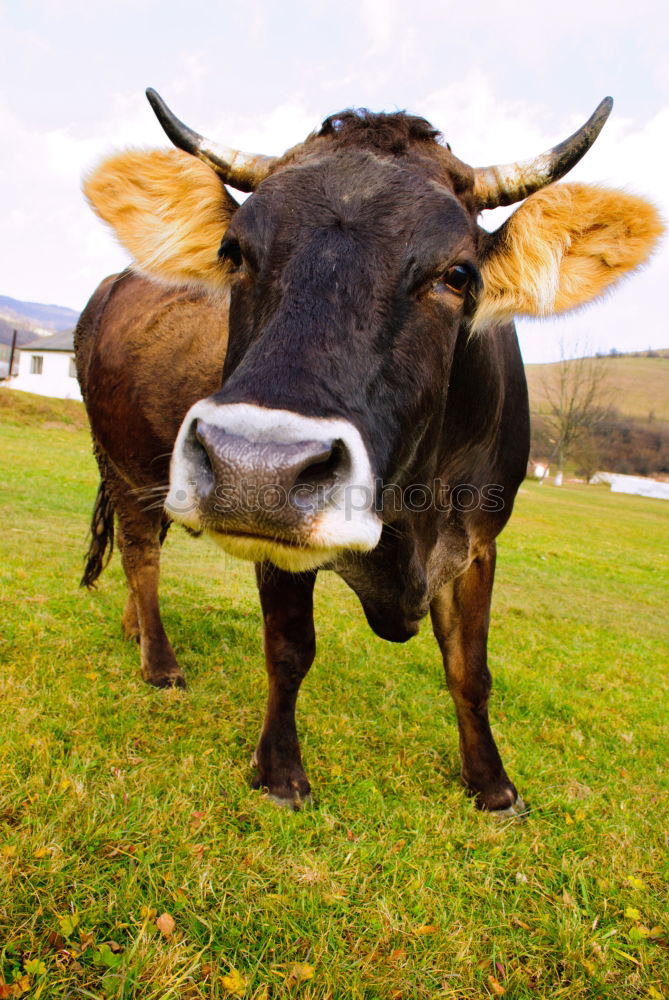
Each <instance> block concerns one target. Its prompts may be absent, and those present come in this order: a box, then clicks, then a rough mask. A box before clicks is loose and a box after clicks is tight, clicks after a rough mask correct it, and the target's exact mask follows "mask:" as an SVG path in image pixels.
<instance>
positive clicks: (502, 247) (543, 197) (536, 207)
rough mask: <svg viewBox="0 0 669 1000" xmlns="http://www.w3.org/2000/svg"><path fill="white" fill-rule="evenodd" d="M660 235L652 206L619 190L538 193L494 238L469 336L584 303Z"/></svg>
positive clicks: (573, 188) (572, 188)
mask: <svg viewBox="0 0 669 1000" xmlns="http://www.w3.org/2000/svg"><path fill="white" fill-rule="evenodd" d="M663 230H664V227H663V225H662V222H661V220H660V217H659V215H658V213H657V210H656V209H655V208H654V206H653V205H651V204H650V203H649V202H647V201H645V200H644V199H643V198H638V197H636V196H635V195H631V194H628V193H627V192H625V191H615V190H610V189H606V188H600V187H591V186H589V185H586V184H552V185H550V186H549V187H547V188H544V189H543V190H542V191H538V192H537V193H536V194H533V195H532V196H531V197H529V198H528V199H527V200H526V201H525V202H524V203H523V204H522V205H521V206H520V208H518V209H517V210H516V211H515V212H514V213H513V215H512V216H510V218H508V219H507V220H506V222H505V223H504V224H503V225H502V226H501V227H500V229H498V230H497V232H496V233H494V234H492V237H491V241H490V246H489V249H488V252H487V255H486V256H485V258H484V260H483V262H482V267H481V272H482V276H483V292H482V294H481V298H480V301H479V306H478V309H477V311H476V315H475V317H474V322H473V324H472V326H473V329H475V330H476V329H478V330H480V329H482V328H483V327H485V326H488V325H490V324H496V323H501V322H506V321H508V320H509V319H511V318H512V317H513V316H517V315H525V316H550V315H553V314H555V313H561V312H566V311H567V310H569V309H575V308H576V307H577V306H581V305H584V304H585V303H586V302H590V301H591V300H592V299H595V298H597V296H598V295H601V294H602V293H603V292H605V291H606V289H607V288H609V287H610V286H611V285H613V284H614V283H615V282H616V281H618V280H619V279H620V278H622V277H624V275H626V274H627V273H628V272H630V271H633V270H634V269H635V268H636V267H639V265H640V264H643V263H644V262H645V261H646V260H647V259H648V256H649V254H650V253H651V251H652V250H653V248H654V246H655V245H656V243H657V241H658V239H659V237H660V236H661V235H662V232H663Z"/></svg>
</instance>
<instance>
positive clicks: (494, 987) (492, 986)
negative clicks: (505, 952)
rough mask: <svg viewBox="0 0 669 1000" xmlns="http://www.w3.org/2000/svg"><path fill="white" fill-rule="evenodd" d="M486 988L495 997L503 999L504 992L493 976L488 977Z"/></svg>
mask: <svg viewBox="0 0 669 1000" xmlns="http://www.w3.org/2000/svg"><path fill="white" fill-rule="evenodd" d="M488 986H489V987H490V989H491V990H492V991H493V993H494V994H495V996H496V997H503V996H504V994H505V992H506V990H505V989H504V987H503V986H502V984H501V983H498V982H497V980H496V979H495V977H494V976H488Z"/></svg>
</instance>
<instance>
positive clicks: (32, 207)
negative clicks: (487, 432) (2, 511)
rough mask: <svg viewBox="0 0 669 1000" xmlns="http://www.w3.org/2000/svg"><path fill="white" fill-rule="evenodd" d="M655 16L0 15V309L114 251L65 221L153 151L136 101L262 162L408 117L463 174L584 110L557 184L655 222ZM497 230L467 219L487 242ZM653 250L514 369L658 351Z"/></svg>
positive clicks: (74, 288) (668, 108)
mask: <svg viewBox="0 0 669 1000" xmlns="http://www.w3.org/2000/svg"><path fill="white" fill-rule="evenodd" d="M668 9H669V8H668V6H667V3H666V0H633V2H631V0H625V2H622V0H561V2H560V3H557V4H556V3H550V4H549V3H542V2H537V0H533V2H527V0H514V2H510V0H478V2H477V3H475V4H474V3H470V2H466V0H458V2H455V0H432V2H429V0H402V2H400V0H355V2H354V0H336V2H333V0H308V2H306V0H282V2H279V0H276V2H270V0H254V2H253V3H252V4H234V3H233V2H231V0H229V2H226V3H224V2H220V0H188V2H180V3H178V2H175V0H114V2H113V3H110V2H109V0H104V2H102V0H0V45H1V47H2V48H1V51H2V61H1V62H0V134H2V136H3V143H2V148H3V154H2V157H0V185H1V186H0V190H2V197H3V199H4V204H3V210H2V212H0V254H1V255H2V257H1V264H0V294H5V295H10V296H13V297H15V298H20V299H27V300H32V301H39V302H48V303H55V304H58V305H67V306H71V307H72V308H75V309H81V308H82V307H83V305H84V304H85V302H86V300H87V299H88V297H89V295H90V294H91V292H92V291H93V289H94V288H95V286H96V285H97V283H98V282H99V281H100V279H101V278H102V277H104V275H106V274H108V273H110V272H112V271H116V270H119V269H120V268H122V267H123V266H124V265H125V263H126V262H127V257H126V255H125V252H124V251H122V250H121V249H120V248H119V247H118V246H117V245H116V244H115V243H114V240H113V238H112V237H111V236H110V235H109V233H108V232H107V231H105V229H104V227H103V226H102V224H101V223H99V222H98V221H97V220H96V219H95V218H94V216H93V215H92V213H91V212H90V210H89V209H88V208H87V207H86V206H85V204H84V201H83V198H82V196H81V193H80V183H81V177H82V175H83V173H84V172H85V171H86V170H88V169H90V167H91V166H93V165H94V164H95V163H96V162H98V161H99V160H100V159H101V158H102V157H103V156H104V154H105V153H108V152H110V151H112V150H113V149H115V148H119V147H124V146H132V145H141V146H159V145H164V144H165V139H164V136H163V133H162V132H161V130H160V127H159V126H158V123H157V122H156V120H155V118H154V116H153V113H152V111H151V109H150V108H149V105H148V103H147V102H146V99H145V97H144V89H145V88H146V86H147V85H150V86H153V87H155V88H156V89H157V90H158V91H159V92H160V93H161V94H162V96H163V97H164V98H165V100H167V102H168V103H169V104H170V105H171V107H172V108H173V109H174V111H175V112H176V113H177V114H178V115H179V117H181V118H183V119H184V120H185V121H187V122H188V123H189V124H190V125H192V126H193V127H194V128H196V129H197V130H198V131H200V132H203V133H204V134H206V135H209V136H210V137H212V138H215V139H217V140H218V141H220V142H222V143H224V144H225V145H232V146H237V147H240V148H242V149H248V150H252V151H256V152H264V153H279V152H282V151H283V150H284V149H286V148H287V147H288V146H290V145H292V144H294V143H295V142H298V141H299V140H301V139H303V138H304V137H305V136H306V135H307V133H308V132H310V131H311V130H312V129H313V128H314V127H315V126H317V125H318V124H319V123H320V121H321V120H322V119H323V118H324V117H325V116H326V115H328V114H331V113H332V112H334V111H338V110H341V109H342V108H344V107H348V106H358V107H361V106H366V107H369V108H371V109H372V110H375V111H379V110H386V111H393V110H397V109H407V110H410V111H412V112H414V113H417V114H421V115H423V116H425V117H427V118H428V119H429V120H430V121H431V122H432V123H433V125H435V126H436V127H437V128H439V129H440V130H441V131H442V132H443V133H444V136H445V137H446V139H447V140H448V142H450V144H451V146H452V147H453V151H454V152H455V153H456V155H458V156H459V157H460V158H461V159H463V160H466V161H467V162H469V163H471V164H473V165H484V164H488V163H491V162H507V161H509V160H514V159H518V158H522V157H527V156H531V155H533V154H535V153H539V152H541V151H543V150H544V149H545V148H547V147H549V146H552V145H554V144H555V143H556V142H558V141H560V140H562V139H563V138H565V137H566V136H567V135H568V134H570V133H571V132H572V131H573V130H574V128H575V127H577V126H578V125H580V124H582V122H583V121H585V119H586V118H587V117H588V116H589V115H590V114H591V112H592V111H593V109H594V108H595V106H596V105H597V104H598V102H599V101H600V100H601V98H602V97H604V96H606V95H607V94H611V95H612V96H613V98H614V99H615V106H614V109H613V114H612V117H611V118H610V119H609V122H608V123H607V125H606V126H605V128H604V131H603V132H602V134H601V136H600V138H599V139H598V141H597V143H596V145H595V146H594V148H593V149H592V150H591V152H590V153H589V154H588V155H587V156H586V157H585V159H584V160H583V161H582V162H581V163H580V164H579V165H578V166H577V167H576V168H575V169H574V170H573V171H572V173H571V175H570V178H571V179H574V180H581V181H590V182H591V181H602V182H605V183H607V184H609V185H614V186H624V187H626V188H628V189H630V190H632V191H635V192H638V193H642V194H645V195H648V196H650V197H651V198H652V199H653V200H654V201H655V203H656V204H657V205H658V206H659V207H660V209H661V211H662V213H663V215H664V217H665V219H667V218H669V193H668V184H667V156H668V154H669V30H668V28H669V13H668V12H667V11H668ZM501 218H502V216H501V215H499V213H490V212H488V213H484V215H483V218H482V221H483V224H484V225H485V226H486V227H487V228H494V227H495V226H496V225H498V224H499V222H500V221H501ZM668 281H669V246H668V244H667V241H665V243H664V244H663V246H662V248H661V250H660V251H659V252H658V253H657V254H656V256H655V258H654V260H653V262H652V263H651V265H650V266H649V267H648V268H647V269H646V270H645V271H644V272H643V273H642V274H640V275H636V276H635V277H634V278H633V279H631V280H630V281H628V282H627V283H626V284H625V285H623V286H622V287H621V288H619V289H617V290H616V291H615V292H614V293H613V294H611V295H610V296H609V298H608V299H607V300H606V301H605V302H603V303H600V304H597V305H595V306H592V307H590V308H588V309H586V310H583V311H581V312H579V313H577V314H576V315H572V316H569V317H567V318H564V319H561V320H559V321H558V320H555V321H550V322H540V323H539V322H531V323H530V322H522V323H520V324H519V331H520V335H521V343H522V348H523V354H524V356H525V359H526V360H528V361H536V360H549V359H554V358H555V357H557V356H558V353H559V346H558V345H559V342H560V340H564V341H565V343H566V344H567V345H569V347H570V348H571V350H572V351H574V350H575V347H576V345H577V344H580V345H583V346H586V345H587V346H589V347H590V349H592V350H609V349H610V348H611V347H616V348H618V349H619V350H634V349H644V348H646V347H648V346H654V347H667V346H669V332H668V331H667V320H666V319H665V316H666V314H667V310H666V306H664V302H665V300H666V294H665V293H666V286H667V283H668Z"/></svg>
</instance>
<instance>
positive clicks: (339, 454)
mask: <svg viewBox="0 0 669 1000" xmlns="http://www.w3.org/2000/svg"><path fill="white" fill-rule="evenodd" d="M349 464H350V463H349V460H348V452H347V450H346V446H345V445H344V442H343V441H334V442H333V443H332V446H331V447H330V448H329V453H328V454H324V453H323V454H321V455H319V456H318V460H317V461H312V462H310V463H309V465H306V466H305V467H304V468H303V469H302V470H301V471H300V473H299V475H298V476H297V477H296V479H295V486H298V487H299V486H317V487H318V486H321V487H323V486H333V485H334V484H335V483H336V482H337V480H338V479H339V478H340V477H341V476H342V475H345V474H346V472H347V471H348V467H349Z"/></svg>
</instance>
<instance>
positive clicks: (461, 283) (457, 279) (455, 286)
mask: <svg viewBox="0 0 669 1000" xmlns="http://www.w3.org/2000/svg"><path fill="white" fill-rule="evenodd" d="M471 278H472V274H471V271H470V270H469V269H468V268H466V267H462V265H461V264H456V265H455V266H454V267H449V269H448V271H446V273H445V274H444V276H443V278H442V279H441V280H442V282H443V283H444V285H445V286H446V287H447V288H449V289H450V290H451V291H452V292H456V293H457V294H458V295H464V293H465V292H466V291H467V287H468V285H469V282H470V281H471Z"/></svg>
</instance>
